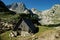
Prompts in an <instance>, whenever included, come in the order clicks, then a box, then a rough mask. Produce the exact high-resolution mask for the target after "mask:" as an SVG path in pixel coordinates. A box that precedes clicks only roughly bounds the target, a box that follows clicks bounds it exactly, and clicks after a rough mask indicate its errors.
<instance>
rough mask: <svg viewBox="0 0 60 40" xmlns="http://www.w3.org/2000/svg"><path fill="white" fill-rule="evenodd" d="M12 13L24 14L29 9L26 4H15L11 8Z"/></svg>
mask: <svg viewBox="0 0 60 40" xmlns="http://www.w3.org/2000/svg"><path fill="white" fill-rule="evenodd" d="M9 9H10V10H11V11H15V12H16V13H23V12H24V11H25V10H26V9H27V8H26V6H25V4H24V3H22V2H21V3H13V4H12V5H11V6H10V8H9Z"/></svg>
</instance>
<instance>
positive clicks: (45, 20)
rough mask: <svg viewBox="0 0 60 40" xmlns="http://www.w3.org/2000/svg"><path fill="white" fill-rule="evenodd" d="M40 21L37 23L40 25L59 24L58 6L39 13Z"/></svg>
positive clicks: (59, 8) (59, 13) (59, 9)
mask: <svg viewBox="0 0 60 40" xmlns="http://www.w3.org/2000/svg"><path fill="white" fill-rule="evenodd" d="M41 15H42V17H41V18H42V19H41V20H40V21H39V22H40V23H41V24H42V25H49V24H59V23H60V5H59V4H57V5H54V6H53V7H52V8H51V9H49V10H45V11H43V12H42V13H41Z"/></svg>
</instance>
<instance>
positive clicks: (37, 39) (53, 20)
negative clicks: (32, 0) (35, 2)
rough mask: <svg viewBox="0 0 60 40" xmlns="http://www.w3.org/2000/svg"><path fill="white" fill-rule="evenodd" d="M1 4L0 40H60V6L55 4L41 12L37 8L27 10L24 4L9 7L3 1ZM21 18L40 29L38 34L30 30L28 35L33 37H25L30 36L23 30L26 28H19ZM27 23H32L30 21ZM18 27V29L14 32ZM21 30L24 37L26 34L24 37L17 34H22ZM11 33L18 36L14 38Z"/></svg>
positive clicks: (14, 4)
mask: <svg viewBox="0 0 60 40" xmlns="http://www.w3.org/2000/svg"><path fill="white" fill-rule="evenodd" d="M0 3H1V5H0V40H60V4H55V5H54V6H52V7H51V8H50V9H47V10H44V11H39V10H37V9H35V8H32V9H28V8H26V6H25V4H24V3H13V4H11V5H8V6H6V5H5V4H4V3H3V2H2V1H0ZM1 8H2V9H1ZM21 18H25V19H30V20H31V22H32V23H33V24H34V26H35V27H36V28H37V29H38V31H37V33H32V31H30V30H31V29H30V30H29V28H28V29H27V30H29V31H28V33H30V34H31V35H29V36H25V35H28V33H27V31H25V30H22V29H24V28H25V26H23V25H21V26H20V27H18V25H17V23H18V24H19V20H21ZM22 20H23V19H22ZM23 22H24V21H22V22H21V23H23ZM27 22H28V23H30V22H29V20H27ZM23 24H25V23H23ZM16 25H17V27H18V29H17V30H16V31H13V29H14V27H15V26H16ZM25 25H27V24H25ZM29 25H31V24H29ZM29 25H28V26H29ZM32 26H33V25H32ZM22 27H23V28H22ZM29 27H30V26H29ZM19 28H20V29H19ZM32 28H33V27H32ZM15 29H16V28H15ZM33 29H34V28H33ZM21 30H22V35H24V34H25V35H24V36H21V34H17V33H18V32H20V33H21ZM13 32H14V33H13ZM11 33H13V34H17V35H16V36H13V37H12V36H11ZM13 34H12V35H13Z"/></svg>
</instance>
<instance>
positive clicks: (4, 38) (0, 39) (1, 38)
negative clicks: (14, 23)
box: [0, 31, 16, 40]
mask: <svg viewBox="0 0 60 40" xmlns="http://www.w3.org/2000/svg"><path fill="white" fill-rule="evenodd" d="M10 32H11V31H7V32H5V33H2V34H0V40H16V38H15V37H13V38H11V37H9V34H10Z"/></svg>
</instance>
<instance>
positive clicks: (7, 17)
mask: <svg viewBox="0 0 60 40" xmlns="http://www.w3.org/2000/svg"><path fill="white" fill-rule="evenodd" d="M18 18H19V14H15V15H11V14H0V19H2V20H3V21H5V22H10V21H12V20H18Z"/></svg>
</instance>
